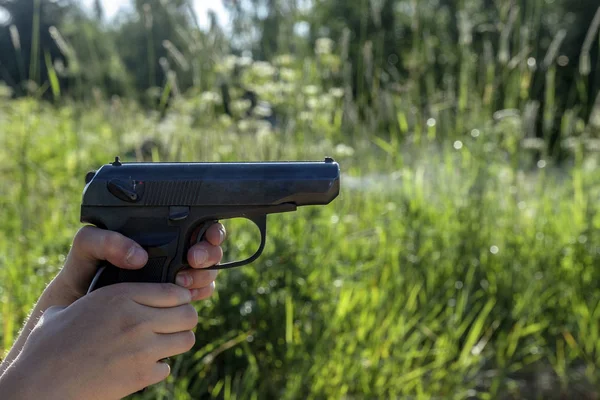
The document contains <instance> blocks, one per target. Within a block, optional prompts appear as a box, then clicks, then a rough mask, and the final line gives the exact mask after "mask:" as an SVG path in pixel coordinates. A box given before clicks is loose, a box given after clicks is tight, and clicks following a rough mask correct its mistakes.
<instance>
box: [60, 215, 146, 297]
mask: <svg viewBox="0 0 600 400" xmlns="http://www.w3.org/2000/svg"><path fill="white" fill-rule="evenodd" d="M99 261H108V262H109V263H111V264H113V265H114V266H116V267H119V268H123V269H140V268H142V267H143V266H144V265H146V262H148V253H146V251H145V250H144V249H143V248H142V247H141V246H140V245H139V244H137V243H136V242H135V241H133V240H131V239H129V238H128V237H126V236H124V235H121V234H120V233H117V232H112V231H108V230H105V229H100V228H96V227H92V226H86V227H83V228H82V229H80V230H79V232H77V235H75V238H74V239H73V246H72V248H71V251H70V252H69V255H68V257H67V260H66V262H65V266H64V267H63V270H62V271H61V274H65V275H66V276H65V278H66V279H67V281H68V282H69V283H70V284H72V286H73V287H74V288H77V289H78V291H81V288H82V287H83V286H85V285H87V284H89V283H90V282H91V281H92V278H93V277H94V274H95V273H96V270H97V268H98V262H99ZM84 293H85V291H84Z"/></svg>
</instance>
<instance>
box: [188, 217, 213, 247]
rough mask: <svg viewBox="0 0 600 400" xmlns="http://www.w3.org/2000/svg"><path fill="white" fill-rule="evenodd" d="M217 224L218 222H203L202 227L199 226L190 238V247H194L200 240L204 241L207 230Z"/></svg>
mask: <svg viewBox="0 0 600 400" xmlns="http://www.w3.org/2000/svg"><path fill="white" fill-rule="evenodd" d="M217 223H219V221H217V220H213V221H208V222H205V223H203V224H202V225H200V228H199V229H198V230H196V232H195V233H194V235H193V236H192V243H191V245H192V246H194V245H196V244H198V243H200V242H201V241H202V240H204V239H205V236H206V231H208V228H210V227H211V226H213V225H214V224H217Z"/></svg>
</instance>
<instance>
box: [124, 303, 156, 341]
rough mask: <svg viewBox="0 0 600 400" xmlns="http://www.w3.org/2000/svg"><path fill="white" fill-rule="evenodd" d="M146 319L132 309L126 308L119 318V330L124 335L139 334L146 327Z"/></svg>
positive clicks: (135, 335)
mask: <svg viewBox="0 0 600 400" xmlns="http://www.w3.org/2000/svg"><path fill="white" fill-rule="evenodd" d="M148 324H149V321H148V319H146V318H144V317H142V316H141V315H139V313H136V312H135V311H134V310H129V309H128V310H126V311H125V312H123V313H122V315H121V318H119V332H121V334H122V335H126V336H134V337H138V336H140V335H141V334H142V333H143V332H144V331H146V330H147V329H146V328H147V325H148Z"/></svg>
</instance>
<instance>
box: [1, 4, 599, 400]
mask: <svg viewBox="0 0 600 400" xmlns="http://www.w3.org/2000/svg"><path fill="white" fill-rule="evenodd" d="M23 4H25V3H23ZM33 4H34V5H35V2H34V3H33ZM56 6H57V7H58V6H60V4H56ZM228 6H229V7H230V9H231V10H232V12H233V18H234V21H233V24H232V29H233V30H234V32H235V33H236V35H237V37H236V38H233V39H231V40H230V39H228V38H226V36H225V34H224V31H223V30H221V29H220V28H219V27H218V26H216V25H213V26H212V28H211V29H210V30H208V31H203V30H201V29H200V28H198V27H197V26H195V24H194V22H193V21H194V18H193V14H191V12H190V11H189V9H186V6H185V4H184V3H183V2H181V3H180V2H171V3H167V2H160V1H157V2H148V3H147V6H145V4H143V3H141V2H139V3H136V8H135V12H134V14H132V15H127V16H124V20H122V21H121V23H120V24H118V25H115V26H105V25H103V24H102V23H101V18H100V17H101V14H102V13H101V12H96V13H95V14H94V16H93V17H87V16H85V15H83V14H78V13H77V12H76V9H71V11H72V12H73V14H68V13H67V14H61V15H62V16H63V19H64V20H63V21H62V22H61V24H60V25H59V28H58V29H59V33H60V35H61V36H60V37H62V38H63V39H64V40H65V43H67V45H68V47H64V43H63V47H64V48H63V50H61V54H62V56H58V57H57V59H55V60H54V62H49V63H46V62H45V61H46V58H45V56H44V52H41V53H39V60H38V62H39V63H42V64H40V65H42V66H44V69H40V71H45V72H44V73H45V74H46V75H43V74H41V72H40V75H39V80H36V82H37V83H36V84H35V85H33V84H31V83H28V84H26V85H25V86H24V89H19V88H20V87H21V86H12V87H11V86H9V85H11V83H10V81H9V82H8V85H7V86H0V159H2V160H6V161H5V162H4V163H2V165H0V210H1V212H0V221H1V222H0V228H1V229H0V298H1V299H2V301H1V304H2V306H1V307H2V308H1V311H0V326H2V329H1V330H0V339H1V343H2V348H3V349H6V348H8V347H9V346H10V345H11V344H12V341H13V339H14V337H15V336H14V335H15V334H16V333H17V331H18V327H19V325H20V322H21V321H22V320H23V318H24V317H25V316H26V315H27V312H28V311H29V309H30V308H31V305H32V304H33V302H34V301H35V299H36V298H37V296H38V295H39V293H40V291H41V290H42V289H43V287H44V285H45V283H46V282H47V281H48V280H49V279H50V278H51V277H52V276H53V275H54V274H55V273H56V271H57V270H58V269H59V268H60V266H61V264H62V262H63V261H64V258H65V255H66V254H67V252H68V250H69V246H70V242H71V239H72V236H73V235H74V233H75V231H76V230H77V229H78V227H79V226H80V224H79V221H78V217H79V210H78V207H79V202H80V195H81V189H82V186H83V177H84V176H85V173H86V172H87V171H88V170H89V169H92V168H96V167H98V165H101V164H104V163H106V162H107V161H110V160H111V159H112V158H113V157H114V155H115V154H125V153H127V156H126V159H127V160H133V159H136V158H141V157H143V156H144V155H143V154H141V153H142V152H141V151H140V147H141V145H142V144H143V143H149V142H151V143H156V145H157V148H156V149H155V150H157V151H154V152H150V155H149V157H150V158H152V159H154V160H155V161H160V160H180V161H200V160H202V161H234V160H290V159H315V160H319V159H322V158H323V156H325V155H332V156H334V157H335V158H336V159H337V160H338V161H339V162H340V164H341V167H342V170H343V178H342V194H341V196H340V198H339V199H337V200H336V201H335V202H334V203H333V204H332V205H331V206H328V207H317V208H314V209H302V210H299V211H298V212H297V213H293V214H289V215H288V214H284V215H278V216H273V217H270V218H269V231H268V232H269V233H268V243H267V249H266V252H265V254H264V256H263V257H262V258H261V259H260V260H259V261H258V262H256V263H255V264H253V265H252V266H248V267H245V268H241V269H238V270H234V271H226V272H223V273H221V274H220V276H219V278H218V281H217V293H216V295H215V296H214V297H213V298H212V299H210V300H207V301H205V302H202V303H200V304H198V311H199V314H200V317H201V318H200V321H201V322H200V325H199V327H198V329H197V332H196V336H197V344H196V346H195V347H194V349H193V350H192V351H191V352H190V353H188V354H186V355H184V356H181V357H177V358H175V359H174V360H173V362H172V372H173V373H172V376H171V377H170V378H169V379H168V380H167V381H166V382H164V383H162V384H160V385H157V386H156V387H153V388H152V390H150V391H149V392H148V393H145V394H144V395H141V396H138V397H139V398H148V399H150V398H159V399H199V398H226V399H231V398H242V399H246V398H249V399H257V398H457V399H459V398H460V399H463V398H481V399H513V398H514V399H520V398H565V397H566V398H590V399H592V398H597V397H598V395H599V393H598V389H597V388H598V387H599V379H600V375H599V373H598V368H599V367H600V336H599V335H600V333H599V332H600V318H599V312H600V309H599V307H598V305H599V304H600V291H599V290H598V287H597V286H598V285H597V283H598V281H599V279H600V276H599V275H598V274H599V273H600V272H598V269H597V268H596V267H597V265H598V262H599V261H600V260H599V258H600V236H599V235H598V232H599V229H598V228H600V217H599V215H600V214H599V211H600V210H599V208H598V205H597V204H598V202H597V199H598V196H599V195H600V175H599V173H598V163H599V162H600V157H599V151H600V140H599V138H598V135H599V133H600V103H598V102H597V101H596V97H597V89H598V81H597V77H596V75H597V73H598V68H597V63H598V60H597V51H598V50H597V49H598V46H599V45H600V44H599V40H598V37H599V33H598V26H597V24H600V14H595V12H596V11H595V8H596V5H594V4H592V3H591V2H586V1H581V2H577V4H576V5H574V4H572V2H566V1H565V2H561V1H555V2H544V1H532V2H524V1H523V2H517V1H515V2H500V1H498V2H492V1H485V2H479V1H466V0H465V1H459V2H450V1H421V2H416V1H400V0H399V1H394V2H391V1H386V0H382V1H375V0H372V1H360V2H339V1H335V0H329V1H318V2H314V4H313V6H314V8H311V9H308V8H306V7H302V4H301V2H294V1H290V2H279V1H275V0H270V1H262V0H261V1H259V0H253V1H251V2H246V3H243V2H228ZM161 7H162V8H161ZM575 7H581V9H579V8H577V9H576V8H575ZM586 7H587V8H586ZM157 10H160V13H158V11H157ZM569 10H571V11H573V14H570V13H569ZM154 13H158V14H160V15H156V16H155V15H154ZM378 13H379V14H378ZM76 14H77V16H69V15H76ZM150 15H152V18H151V20H152V21H151V22H152V24H151V26H150V24H149V23H148V21H149V19H150V18H149V16H150ZM594 15H598V16H599V17H597V20H593V18H594ZM185 16H187V18H186V17H185ZM186 21H187V22H186ZM302 22H306V24H302ZM40 23H41V22H40ZM298 24H300V25H298ZM299 26H300V27H302V26H304V27H306V26H308V27H309V28H310V29H308V31H307V34H306V35H299V34H297V35H296V36H287V35H289V34H290V32H293V31H294V30H296V31H298V30H300V31H301V29H300V28H299ZM391 26H393V29H392V31H390V30H389V29H391V28H390V27H391ZM563 28H564V29H566V31H564V34H561V33H560V32H561V29H563ZM252 29H254V31H252ZM390 35H391V36H390ZM4 37H5V36H3V35H0V40H1V39H2V38H4ZM56 37H58V36H56V32H55V38H56ZM586 37H587V38H588V40H587V41H586ZM165 41H169V43H171V45H169V44H168V43H166V42H165ZM24 43H25V42H24ZM27 43H33V41H30V42H27ZM553 43H554V44H555V45H553ZM584 43H587V44H588V45H589V48H588V46H584ZM30 46H31V45H28V46H25V45H23V48H29V47H30ZM388 46H390V48H388ZM391 47H393V49H392V48H391ZM69 48H71V49H73V50H72V51H70V50H64V49H69ZM248 49H251V50H252V52H251V54H252V55H253V56H254V57H249V54H248V53H247V52H246V53H245V52H244V50H248ZM582 49H583V50H586V49H587V50H589V63H588V62H587V61H586V57H585V54H586V52H585V51H582ZM175 50H177V51H175ZM26 53H28V54H30V53H31V52H29V51H27V52H26ZM65 53H66V55H65ZM0 54H2V55H4V54H5V53H0ZM33 54H38V53H37V52H33ZM67 55H68V56H67ZM63 56H64V57H63ZM180 56H181V57H183V59H179V61H178V60H177V59H178V58H179V57H180ZM0 57H1V56H0ZM60 57H63V59H64V69H63V70H61V69H60V63H59V62H58V61H57V60H58V59H60ZM94 57H95V60H96V61H90V60H93V59H94ZM150 59H152V60H154V62H150V61H149V60H150ZM147 60H148V61H147ZM182 60H183V61H184V62H182ZM31 62H33V61H31V60H29V61H28V63H31ZM3 63H4V61H3ZM27 65H28V67H27V68H25V70H31V68H30V64H27ZM186 65H187V69H186ZM138 72H139V73H138ZM28 76H29V75H28ZM44 76H47V78H43V77H44ZM53 76H54V78H53ZM36 79H37V78H36ZM34 80H35V79H34ZM19 90H21V91H20V92H19ZM13 91H15V92H17V94H18V95H19V96H17V97H18V98H13V96H12V93H11V92H13ZM248 91H253V92H254V93H255V94H256V96H257V98H258V99H259V103H258V104H257V106H256V107H252V101H251V99H250V98H248V97H247V96H246V95H247V94H248ZM44 93H47V98H49V99H52V100H53V101H52V102H46V101H42V100H41V98H42V97H43V96H44ZM115 94H118V95H119V96H113V95H115ZM260 102H264V103H260ZM273 115H275V116H276V118H275V120H274V121H275V122H273V119H271V118H270V117H272V116H273ZM557 149H558V150H560V151H558V150H557ZM128 150H132V151H128ZM135 150H138V151H135ZM145 156H146V157H148V154H146V155H145ZM227 227H228V228H229V229H228V230H229V232H230V236H229V239H228V243H227V245H226V253H227V254H226V255H227V257H228V258H232V257H235V256H236V255H239V254H241V253H242V252H244V253H246V252H247V250H248V247H249V246H251V244H252V243H253V242H252V240H251V232H250V231H248V230H246V229H245V228H244V227H243V226H238V225H235V224H233V225H227Z"/></svg>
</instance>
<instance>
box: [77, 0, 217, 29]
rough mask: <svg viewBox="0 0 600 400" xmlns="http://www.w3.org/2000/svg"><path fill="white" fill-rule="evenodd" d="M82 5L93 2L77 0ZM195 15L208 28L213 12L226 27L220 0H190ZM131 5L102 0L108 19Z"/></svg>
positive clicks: (117, 0)
mask: <svg viewBox="0 0 600 400" xmlns="http://www.w3.org/2000/svg"><path fill="white" fill-rule="evenodd" d="M79 1H80V2H81V3H83V4H84V5H86V6H88V7H91V6H92V5H93V4H94V0H79ZM192 1H193V3H194V8H195V9H196V14H198V19H199V22H200V25H201V26H202V27H206V26H208V15H207V12H208V10H213V11H214V12H215V13H216V14H217V18H218V19H219V23H220V24H221V25H227V21H228V16H227V11H226V10H225V7H223V2H222V1H221V0H192ZM130 3H131V1H130V0H102V5H103V6H104V13H105V15H106V16H107V17H108V18H109V19H110V18H112V17H114V16H115V15H117V13H118V12H119V10H120V9H121V7H128V6H129V4H130Z"/></svg>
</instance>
